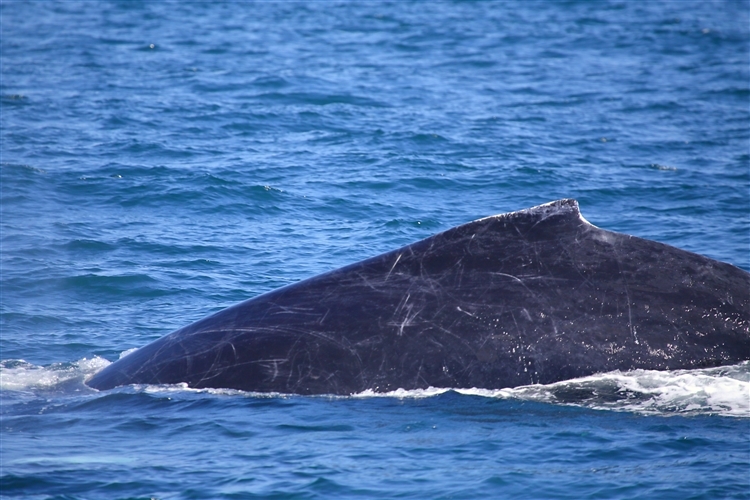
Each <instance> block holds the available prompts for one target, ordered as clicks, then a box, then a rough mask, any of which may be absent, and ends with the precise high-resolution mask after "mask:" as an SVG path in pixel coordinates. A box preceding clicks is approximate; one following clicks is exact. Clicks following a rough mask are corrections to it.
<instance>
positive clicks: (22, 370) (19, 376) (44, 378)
mask: <svg viewBox="0 0 750 500" xmlns="http://www.w3.org/2000/svg"><path fill="white" fill-rule="evenodd" d="M109 363H110V362H109V361H107V360H106V359H104V358H101V357H99V356H95V357H93V358H90V359H89V358H83V359H80V360H78V361H75V362H72V363H53V364H51V365H48V366H37V365H33V364H31V363H27V362H26V361H24V360H22V359H12V360H5V361H0V390H3V391H29V390H49V389H54V388H56V387H59V386H61V385H63V384H65V383H67V382H72V381H75V380H80V381H83V380H84V379H86V378H87V377H89V376H91V375H93V374H94V373H96V372H98V371H99V370H101V369H102V368H104V367H105V366H107V365H109Z"/></svg>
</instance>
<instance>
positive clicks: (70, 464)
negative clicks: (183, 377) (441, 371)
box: [0, 0, 750, 500]
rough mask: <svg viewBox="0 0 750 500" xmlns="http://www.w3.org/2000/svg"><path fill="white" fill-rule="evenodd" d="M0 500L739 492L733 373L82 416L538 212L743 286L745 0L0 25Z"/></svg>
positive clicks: (167, 402) (738, 412) (746, 223)
mask: <svg viewBox="0 0 750 500" xmlns="http://www.w3.org/2000/svg"><path fill="white" fill-rule="evenodd" d="M0 77H1V78H0V132H1V133H0V194H1V197H0V360H1V361H0V497H1V498H29V499H150V498H154V499H165V500H166V499H203V498H207V499H214V498H216V499H244V498H276V499H282V498H284V499H286V498H294V499H324V498H325V499H327V498H402V499H403V498H413V499H428V498H429V499H464V498H465V499H475V498H509V499H510V498H512V499H538V498H559V499H564V498H570V499H582V498H587V499H610V498H612V499H615V498H616V499H636V498H638V499H642V498H655V499H680V500H683V499H718V498H734V499H741V498H745V499H748V498H750V363H748V362H745V363H741V364H739V365H733V366H727V367H720V368H710V369H701V370H689V371H673V372H657V371H648V370H634V371H630V372H612V373H606V374H599V375H594V376H591V377H587V378H585V379H578V380H572V381H565V382H560V383H557V384H552V385H546V386H543V385H534V386H525V387H516V388H508V389H503V390H499V391H487V390H482V389H477V388H473V389H468V388H431V389H425V390H420V391H403V390H402V391H395V392H391V393H388V394H375V393H370V392H367V393H362V394H354V395H351V396H346V397H342V396H295V395H286V394H254V393H244V392H240V391H231V390H218V389H217V390H194V389H189V388H187V387H184V386H166V385H165V386H128V387H122V388H118V389H114V390H110V391H102V392H98V391H95V390H93V389H90V388H88V387H87V386H86V385H84V380H85V379H86V378H87V377H89V376H91V375H92V374H94V373H96V372H97V371H98V370H100V369H101V368H103V367H104V366H107V365H108V364H109V363H110V362H112V361H114V360H116V359H118V358H119V357H120V356H121V355H123V354H124V353H127V352H128V351H130V350H131V349H134V348H137V347H140V346H142V345H145V344H147V343H149V342H151V341H153V340H155V339H157V338H159V337H161V336H162V335H165V334H167V333H169V332H171V331H173V330H175V329H177V328H179V327H182V326H184V325H187V324H189V323H191V322H193V321H195V320H198V319H200V318H202V317H204V316H206V315H208V314H211V313H213V312H216V311H219V310H221V309H223V308H225V307H227V306H230V305H233V304H235V303H237V302H240V301H242V300H245V299H247V298H250V297H254V296H256V295H259V294H262V293H264V292H267V291H270V290H273V289H276V288H278V287H280V286H284V285H287V284H290V283H295V282H297V281H300V280H302V279H305V278H308V277H312V276H315V275H317V274H320V273H322V272H325V271H329V270H332V269H336V268H338V267H342V266H344V265H347V264H350V263H353V262H357V261H359V260H362V259H365V258H368V257H372V256H375V255H377V254H379V253H382V252H385V251H389V250H393V249H396V248H398V247H400V246H402V245H406V244H409V243H412V242H415V241H417V240H420V239H422V238H425V237H428V236H431V235H433V234H435V233H437V232H440V231H443V230H445V229H448V228H450V227H453V226H456V225H458V224H462V223H465V222H469V221H472V220H474V219H477V218H480V217H485V216H488V215H493V214H498V213H503V212H509V211H514V210H519V209H524V208H528V207H531V206H534V205H538V204H541V203H545V202H549V201H552V200H556V199H560V198H575V199H577V200H578V201H579V203H580V206H581V211H582V214H583V216H584V217H585V218H586V219H587V220H589V221H591V222H592V223H593V224H595V225H597V226H599V227H601V228H605V229H609V230H613V231H618V232H623V233H627V234H632V235H636V236H640V237H644V238H648V239H652V240H656V241H659V242H663V243H667V244H670V245H673V246H676V247H679V248H682V249H685V250H689V251H692V252H696V253H699V254H702V255H705V256H708V257H711V258H714V259H718V260H721V261H725V262H729V263H731V264H734V265H735V266H738V267H740V268H742V269H744V270H746V271H750V2H748V1H747V0H741V1H692V0H681V1H653V2H645V1H617V0H608V1H605V0H602V1H572V0H571V1H555V2H551V1H549V2H545V1H528V2H521V1H518V2H510V1H508V2H506V1H502V2H499V1H498V2H490V1H484V2H483V1H429V2H427V1H424V2H381V1H342V2H338V1H336V2H334V1H307V2H295V1H273V2H271V1H256V2H194V1H181V2H169V1H159V2H157V1H131V0H127V1H126V0H121V1H103V0H102V1H93V0H91V1H83V0H82V1H47V0H44V1H41V0H39V1H34V0H28V1H20V0H2V1H0Z"/></svg>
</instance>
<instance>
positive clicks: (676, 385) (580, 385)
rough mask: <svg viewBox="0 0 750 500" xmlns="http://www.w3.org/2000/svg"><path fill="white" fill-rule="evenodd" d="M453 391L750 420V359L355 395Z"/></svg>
mask: <svg viewBox="0 0 750 500" xmlns="http://www.w3.org/2000/svg"><path fill="white" fill-rule="evenodd" d="M449 390H453V391H455V392H458V393H460V394H465V395H471V396H480V397H488V398H502V399H521V400H526V401H536V402H543V403H556V404H565V405H576V406H584V407H588V408H593V409H601V410H605V409H606V410H618V411H632V412H637V413H642V414H654V415H674V414H681V415H685V414H687V415H699V414H703V415H708V414H710V415H721V416H727V417H742V418H750V362H747V361H746V362H743V363H740V364H738V365H732V366H725V367H719V368H709V369H702V370H675V371H656V370H632V371H627V372H621V371H614V372H608V373H602V374H597V375H592V376H589V377H582V378H578V379H572V380H566V381H563V382H556V383H554V384H548V385H541V384H537V385H528V386H522V387H515V388H509V389H498V390H489V389H477V388H472V389H448V388H437V387H429V388H427V389H417V390H412V391H407V390H404V389H398V390H395V391H390V392H386V393H376V392H373V391H371V390H368V391H364V392H362V393H360V394H356V395H355V396H354V397H395V398H415V399H419V398H426V397H433V396H437V395H439V394H443V393H445V392H447V391H449Z"/></svg>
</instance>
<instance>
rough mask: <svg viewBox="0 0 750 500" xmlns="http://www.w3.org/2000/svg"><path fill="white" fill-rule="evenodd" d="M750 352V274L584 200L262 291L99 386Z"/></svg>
mask: <svg viewBox="0 0 750 500" xmlns="http://www.w3.org/2000/svg"><path fill="white" fill-rule="evenodd" d="M748 359H750V274H748V273H747V272H745V271H743V270H741V269H738V268H736V267H734V266H732V265H730V264H726V263H722V262H718V261H715V260H712V259H708V258H706V257H703V256H700V255H697V254H694V253H690V252H686V251H684V250H680V249H677V248H674V247H671V246H668V245H665V244H661V243H657V242H654V241H649V240H645V239H641V238H637V237H634V236H628V235H624V234H620V233H615V232H611V231H606V230H603V229H599V228H597V227H595V226H593V225H591V224H590V223H588V222H587V221H586V220H585V219H584V218H583V217H582V216H581V214H580V212H579V208H578V203H577V202H576V201H575V200H569V199H568V200H559V201H555V202H552V203H548V204H545V205H540V206H538V207H533V208H530V209H527V210H522V211H518V212H512V213H508V214H502V215H497V216H492V217H487V218H483V219H479V220H476V221H473V222H470V223H467V224H464V225H461V226H458V227H455V228H452V229H449V230H447V231H445V232H442V233H439V234H437V235H434V236H432V237H429V238H427V239H424V240H421V241H419V242H416V243H414V244H411V245H408V246H405V247H403V248H400V249H397V250H394V251H391V252H388V253H385V254H382V255H379V256H376V257H373V258H371V259H367V260H365V261H362V262H358V263H356V264H352V265H349V266H346V267H343V268H341V269H338V270H335V271H331V272H328V273H325V274H322V275H320V276H317V277H314V278H310V279H307V280H304V281H301V282H298V283H295V284H293V285H289V286H286V287H283V288H280V289H278V290H275V291H272V292H269V293H266V294H263V295H260V296H258V297H255V298H252V299H249V300H247V301H245V302H242V303H240V304H237V305H235V306H232V307H229V308H227V309H224V310H222V311H219V312H218V313H216V314H213V315H211V316H209V317H207V318H204V319H202V320H200V321H197V322H196V323H193V324H191V325H188V326H186V327H184V328H181V329H179V330H177V331H175V332H173V333H171V334H169V335H166V336H165V337H162V338H161V339H159V340H156V341H155V342H152V343H151V344H148V345H146V346H144V347H142V348H141V349H139V350H137V351H135V352H134V353H132V354H130V355H128V356H125V357H124V358H122V359H120V360H118V361H117V362H115V363H112V364H111V365H109V366H108V367H106V368H105V369H104V370H102V371H101V372H99V373H98V374H96V375H95V376H94V377H93V378H91V379H90V380H89V381H88V382H87V384H88V385H89V386H91V387H93V388H96V389H110V388H113V387H116V386H120V385H126V384H175V383H186V384H187V385H188V386H190V387H196V388H203V387H213V388H232V389H240V390H247V391H258V392H279V393H295V394H352V393H358V392H362V391H364V390H368V389H370V390H373V391H376V392H385V391H391V390H395V389H398V388H403V389H417V388H426V387H430V386H433V387H453V388H469V387H477V388H486V389H498V388H504V387H515V386H520V385H526V384H534V383H542V384H546V383H551V382H556V381H560V380H566V379H570V378H575V377H581V376H586V375H591V374H593V373H598V372H606V371H611V370H630V369H637V368H643V369H656V370H672V369H683V368H684V369H687V368H697V367H710V366H719V365H725V364H734V363H737V362H740V361H744V360H748Z"/></svg>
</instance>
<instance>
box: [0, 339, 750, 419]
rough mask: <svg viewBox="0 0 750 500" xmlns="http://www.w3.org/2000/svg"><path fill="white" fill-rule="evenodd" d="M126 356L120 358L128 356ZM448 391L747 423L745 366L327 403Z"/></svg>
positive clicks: (84, 368)
mask: <svg viewBox="0 0 750 500" xmlns="http://www.w3.org/2000/svg"><path fill="white" fill-rule="evenodd" d="M130 352H132V350H131V351H126V352H124V353H123V355H122V356H125V355H127V354H129V353H130ZM109 364H110V362H109V361H107V360H106V359H104V358H101V357H98V356H96V357H94V358H90V359H89V358H83V359H81V360H78V361H75V362H72V363H54V364H52V365H48V366H36V365H33V364H31V363H27V362H26V361H23V360H6V361H0V390H3V391H32V392H33V391H39V390H42V391H47V390H55V389H60V388H62V387H63V386H64V385H66V384H69V383H82V382H83V381H84V380H86V379H87V378H89V377H91V376H92V375H94V374H95V373H96V372H98V371H99V370H101V369H103V368H104V367H106V366H107V365H109ZM135 390H137V391H143V392H147V393H175V392H183V393H184V392H188V393H203V394H211V395H215V396H230V397H231V396H243V397H262V398H287V397H295V396H294V395H290V394H281V393H255V392H245V391H239V390H234V389H191V388H189V387H188V386H187V384H175V385H143V386H135ZM448 391H454V392H457V393H459V394H464V395H467V396H478V397H486V398H500V399H518V400H525V401H536V402H540V403H552V404H563V405H576V406H583V407H587V408H592V409H601V410H615V411H631V412H637V413H642V414H653V415H675V414H680V415H720V416H727V417H741V418H750V361H745V362H743V363H740V364H737V365H731V366H724V367H718V368H708V369H699V370H675V371H656V370H632V371H625V372H621V371H613V372H608V373H602V374H597V375H591V376H589V377H582V378H578V379H572V380H566V381H563V382H556V383H554V384H548V385H539V384H538V385H528V386H522V387H514V388H508V389H497V390H491V389H478V388H468V389H456V388H447V387H428V388H426V389H416V390H406V389H397V390H394V391H390V392H376V391H373V390H366V391H363V392H361V393H359V394H353V395H351V396H332V395H324V396H323V397H328V398H398V399H408V398H412V399H423V398H431V397H436V396H439V395H441V394H444V393H446V392H448Z"/></svg>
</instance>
